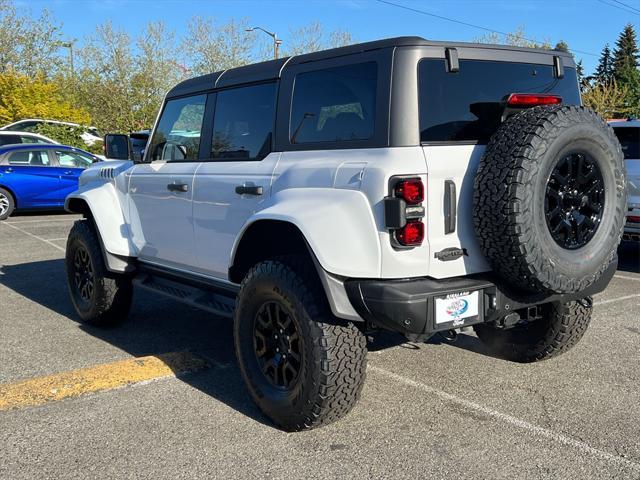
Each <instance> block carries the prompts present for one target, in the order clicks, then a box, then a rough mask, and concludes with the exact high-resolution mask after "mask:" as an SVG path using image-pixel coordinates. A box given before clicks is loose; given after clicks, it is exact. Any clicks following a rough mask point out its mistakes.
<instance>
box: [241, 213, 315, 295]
mask: <svg viewBox="0 0 640 480" xmlns="http://www.w3.org/2000/svg"><path fill="white" fill-rule="evenodd" d="M290 254H303V255H309V248H308V246H307V242H306V240H305V239H304V236H303V235H302V232H301V231H300V230H299V229H298V227H296V226H295V225H293V224H291V223H288V222H282V221H279V220H259V221H257V222H255V223H253V224H252V225H251V226H249V228H248V229H247V230H246V231H245V232H244V235H243V236H242V239H241V240H240V244H239V245H238V248H237V249H236V254H235V256H234V258H233V263H232V265H231V267H230V268H229V280H231V281H232V282H234V283H240V282H241V281H242V279H243V278H244V277H245V275H246V274H247V273H248V272H249V270H250V269H251V267H253V266H254V265H255V264H256V263H258V262H261V261H263V260H266V259H268V258H273V257H277V256H280V255H290Z"/></svg>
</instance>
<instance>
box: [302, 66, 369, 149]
mask: <svg viewBox="0 0 640 480" xmlns="http://www.w3.org/2000/svg"><path fill="white" fill-rule="evenodd" d="M377 76H378V67H377V64H376V62H367V63H360V64H354V65H347V66H344V67H335V68H327V69H324V70H317V71H313V72H305V73H300V74H298V75H296V78H295V83H294V88H293V99H292V102H291V122H290V125H289V139H290V141H291V143H293V144H297V143H315V142H339V141H350V140H366V139H368V138H371V137H372V136H373V132H374V118H375V110H376V90H377Z"/></svg>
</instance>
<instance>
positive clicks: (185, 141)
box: [148, 95, 207, 160]
mask: <svg viewBox="0 0 640 480" xmlns="http://www.w3.org/2000/svg"><path fill="white" fill-rule="evenodd" d="M206 100H207V96H206V95H197V96H193V97H187V98H179V99H176V100H169V101H168V102H167V104H166V105H165V107H164V110H163V112H162V116H161V117H160V121H159V122H158V126H157V128H156V131H155V133H154V135H153V140H152V142H151V148H150V152H149V153H150V156H149V157H148V158H150V159H151V160H197V159H198V151H199V148H200V131H201V130H202V120H203V118H204V107H205V102H206Z"/></svg>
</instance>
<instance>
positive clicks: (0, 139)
mask: <svg viewBox="0 0 640 480" xmlns="http://www.w3.org/2000/svg"><path fill="white" fill-rule="evenodd" d="M16 143H22V142H21V141H20V137H19V136H18V135H0V146H2V145H13V144H16Z"/></svg>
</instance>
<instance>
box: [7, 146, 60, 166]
mask: <svg viewBox="0 0 640 480" xmlns="http://www.w3.org/2000/svg"><path fill="white" fill-rule="evenodd" d="M9 164H10V165H24V166H31V167H48V166H49V165H50V164H51V162H50V161H49V155H48V154H47V152H45V151H44V150H41V151H38V150H35V151H31V150H21V151H19V152H13V153H12V154H11V156H10V157H9Z"/></svg>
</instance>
